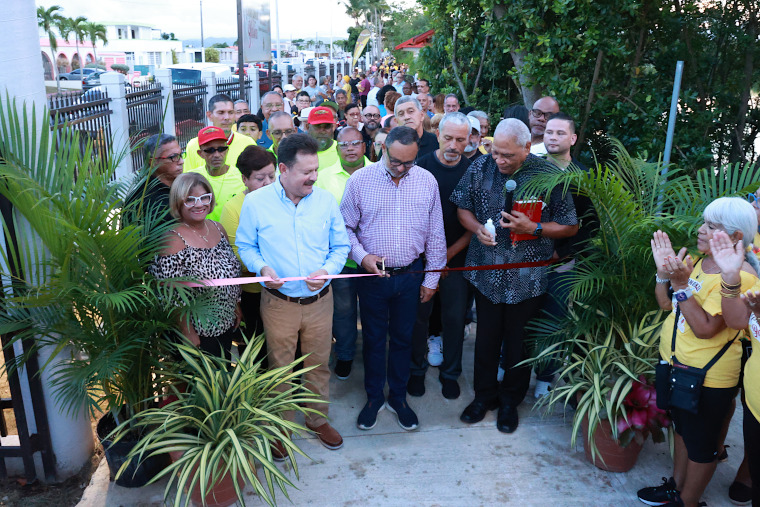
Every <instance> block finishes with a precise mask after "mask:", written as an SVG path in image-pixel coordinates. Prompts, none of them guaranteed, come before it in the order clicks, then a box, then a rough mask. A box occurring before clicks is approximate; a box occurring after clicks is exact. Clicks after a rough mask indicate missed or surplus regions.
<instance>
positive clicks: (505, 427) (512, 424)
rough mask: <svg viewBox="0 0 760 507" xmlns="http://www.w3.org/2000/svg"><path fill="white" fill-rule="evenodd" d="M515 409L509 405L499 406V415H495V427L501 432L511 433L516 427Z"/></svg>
mask: <svg viewBox="0 0 760 507" xmlns="http://www.w3.org/2000/svg"><path fill="white" fill-rule="evenodd" d="M517 423H518V417H517V409H516V408H514V407H510V406H509V405H503V406H501V407H499V415H498V416H497V417H496V429H498V430H499V431H501V432H502V433H513V432H514V431H515V430H516V429H517Z"/></svg>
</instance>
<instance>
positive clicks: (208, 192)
mask: <svg viewBox="0 0 760 507" xmlns="http://www.w3.org/2000/svg"><path fill="white" fill-rule="evenodd" d="M214 205H215V200H214V194H213V191H212V189H211V185H210V184H209V182H208V180H207V179H206V178H205V177H204V176H203V175H201V174H198V173H185V174H183V175H181V176H179V177H178V178H177V179H176V180H175V181H174V184H173V185H172V189H171V193H170V196H169V206H170V210H171V213H172V215H173V216H174V217H175V218H177V219H178V220H179V225H177V227H175V228H174V229H172V231H171V233H170V237H169V238H168V241H167V245H166V248H165V249H164V252H163V255H161V256H158V257H156V259H155V261H154V262H153V265H152V267H151V274H153V275H154V276H155V277H156V278H175V277H193V278H197V279H199V280H207V279H212V278H233V277H238V276H240V271H241V266H240V261H238V259H237V257H236V256H235V254H234V253H233V251H232V247H231V246H230V243H229V241H228V239H227V233H226V231H225V230H224V228H223V227H222V226H221V225H220V224H218V223H217V222H214V221H213V220H209V219H207V218H206V215H208V214H209V213H210V212H211V211H212V210H213V209H214ZM196 290H197V291H198V292H199V293H209V292H210V293H211V294H212V296H211V297H212V298H213V300H214V303H215V304H214V305H213V309H212V312H211V314H210V315H209V316H208V318H207V319H202V320H201V319H197V318H193V319H192V320H191V321H190V322H187V321H183V322H180V324H179V327H180V331H181V332H182V334H183V335H184V336H185V337H186V338H187V339H188V340H189V341H190V342H191V343H193V344H194V345H196V346H198V347H200V348H201V349H202V350H204V351H205V352H208V353H209V354H214V355H222V354H225V355H227V356H228V355H229V351H230V347H231V346H232V339H233V336H234V335H235V334H236V333H237V332H238V325H239V324H240V318H241V315H242V313H241V311H240V304H239V303H240V286H239V285H227V286H223V287H209V288H198V289H196Z"/></svg>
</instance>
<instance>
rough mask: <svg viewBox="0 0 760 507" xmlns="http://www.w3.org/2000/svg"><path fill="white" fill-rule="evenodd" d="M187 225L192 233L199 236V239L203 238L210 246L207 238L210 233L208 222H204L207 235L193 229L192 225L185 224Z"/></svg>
mask: <svg viewBox="0 0 760 507" xmlns="http://www.w3.org/2000/svg"><path fill="white" fill-rule="evenodd" d="M185 225H186V226H187V228H188V229H190V230H191V231H193V232H194V233H195V235H196V236H198V237H199V238H201V239H202V240H203V241H205V242H206V244H207V245H208V239H207V238H206V236H208V232H209V231H208V222H206V221H205V220H204V221H203V226H204V227H205V228H206V233H205V234H201V233H200V232H198V231H196V230H195V229H194V228H193V227H190V225H188V224H185Z"/></svg>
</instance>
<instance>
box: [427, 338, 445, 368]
mask: <svg viewBox="0 0 760 507" xmlns="http://www.w3.org/2000/svg"><path fill="white" fill-rule="evenodd" d="M427 343H428V355H427V360H428V364H429V365H430V366H440V365H441V363H443V339H442V338H441V337H440V336H431V337H430V338H428V342H427Z"/></svg>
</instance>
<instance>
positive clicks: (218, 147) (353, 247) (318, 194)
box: [132, 64, 760, 506]
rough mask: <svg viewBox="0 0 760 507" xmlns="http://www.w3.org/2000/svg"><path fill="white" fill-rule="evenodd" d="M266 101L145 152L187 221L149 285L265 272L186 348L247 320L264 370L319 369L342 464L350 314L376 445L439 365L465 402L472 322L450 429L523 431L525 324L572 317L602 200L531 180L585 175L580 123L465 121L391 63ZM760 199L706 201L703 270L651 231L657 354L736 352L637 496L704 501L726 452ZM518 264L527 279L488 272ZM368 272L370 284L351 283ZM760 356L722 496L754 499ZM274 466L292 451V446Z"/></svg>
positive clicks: (524, 113) (714, 372)
mask: <svg viewBox="0 0 760 507" xmlns="http://www.w3.org/2000/svg"><path fill="white" fill-rule="evenodd" d="M254 106H258V107H259V109H258V112H257V113H255V114H252V113H251V111H252V110H254V109H256V107H254V108H253V109H252V108H251V107H250V105H249V104H248V103H247V102H246V101H244V100H239V101H233V100H232V99H231V98H230V97H228V96H226V95H223V94H221V95H216V96H214V97H212V98H211V99H210V100H209V104H208V112H207V117H208V121H209V124H210V125H209V126H208V127H205V128H203V129H201V131H200V132H199V134H198V137H197V138H194V139H192V140H191V141H190V142H189V143H188V144H187V147H186V149H185V150H184V151H183V150H182V149H181V147H180V145H179V144H178V142H177V140H176V139H175V138H174V137H173V136H170V135H166V134H159V135H156V136H153V137H151V138H150V139H149V140H148V141H147V143H146V144H145V151H146V160H147V162H146V163H147V164H148V165H149V167H150V169H151V170H150V176H149V178H150V180H151V181H150V183H151V184H150V185H141V187H140V189H141V190H142V192H140V193H139V197H140V198H142V199H144V200H145V202H146V203H147V206H145V208H146V209H156V210H159V211H165V219H166V220H175V221H176V227H175V228H174V229H173V231H172V233H171V235H170V237H169V238H168V239H167V244H166V249H165V252H164V253H163V255H162V256H160V257H158V258H157V259H156V261H155V263H154V266H153V269H152V272H153V274H154V275H155V276H157V277H159V278H171V277H178V276H192V277H197V278H201V279H208V278H231V277H237V276H240V275H241V273H245V274H250V276H256V275H258V276H263V277H268V278H269V281H266V282H264V283H261V284H258V283H256V284H246V285H243V286H242V287H240V286H235V285H233V286H227V287H219V288H202V289H197V290H198V291H200V292H199V293H202V292H206V294H207V295H210V297H212V298H213V300H214V302H215V308H216V310H215V312H214V313H213V314H212V315H211V316H210V317H209V318H208V319H206V320H204V321H187V322H178V329H179V330H180V331H181V333H182V334H183V335H184V336H185V338H186V339H187V340H189V341H190V342H192V343H194V344H195V345H197V346H199V347H200V348H201V349H203V350H204V351H206V352H207V353H209V354H219V355H229V354H230V350H231V347H232V343H233V342H234V341H238V342H240V343H243V342H242V340H241V339H240V324H241V322H244V328H245V334H246V335H251V334H253V333H262V332H263V333H264V334H265V336H266V345H267V346H266V350H265V351H264V352H265V353H266V357H265V358H264V359H265V360H266V361H267V362H268V366H269V367H280V366H285V365H288V364H290V363H291V362H292V361H294V360H295V359H296V358H297V357H299V355H303V356H304V357H305V359H304V365H305V366H307V367H313V369H310V370H309V371H308V372H307V373H305V374H304V378H303V382H304V385H305V386H306V387H308V388H309V389H311V390H312V391H313V392H314V393H316V394H318V395H319V396H320V398H321V400H322V401H323V402H322V403H315V404H313V405H311V407H310V408H313V409H314V411H310V412H308V413H307V416H306V426H307V427H308V428H309V429H311V430H312V431H313V432H314V433H315V434H316V435H317V437H318V438H319V440H320V442H321V443H322V444H323V445H324V446H325V447H327V448H328V449H333V450H334V449H339V448H341V447H342V446H343V438H342V437H341V435H340V434H339V432H338V431H337V430H336V429H335V428H333V427H332V426H331V424H330V422H329V418H328V415H329V410H328V404H327V402H328V401H329V399H330V393H329V384H330V382H329V381H330V376H331V374H334V375H335V376H336V377H337V378H338V379H340V380H345V379H347V378H349V376H350V375H351V373H352V369H353V362H354V360H355V355H356V348H357V347H356V344H357V339H358V336H359V333H358V331H357V321H358V319H359V318H360V319H361V329H362V333H361V337H362V346H361V349H362V358H361V360H362V361H363V364H364V368H363V370H364V389H365V391H366V403H365V405H364V407H363V408H362V409H361V410H360V411H359V413H357V414H356V418H357V419H356V424H357V426H358V427H359V428H360V429H362V430H371V429H372V428H373V427H374V426H375V424H376V422H377V414H378V412H379V411H380V410H383V409H385V408H387V409H388V410H389V411H391V412H393V413H394V414H395V415H396V417H397V420H398V423H399V425H400V426H401V427H402V428H403V429H405V430H410V431H411V430H414V429H416V428H418V427H419V425H420V419H419V418H418V416H417V414H416V412H415V411H414V409H413V408H412V406H410V403H409V399H410V398H409V397H412V398H414V397H421V396H424V395H425V381H424V379H425V374H426V371H427V369H428V368H429V367H430V366H433V367H438V378H439V381H440V388H441V393H442V395H443V396H444V397H445V398H447V399H456V398H459V397H460V395H461V391H460V386H459V377H460V376H461V374H462V349H463V341H464V338H465V334H466V333H467V329H468V324H469V323H470V322H472V321H473V320H475V319H476V321H477V326H476V332H475V356H474V391H475V392H474V398H473V399H472V401H471V402H470V403H469V405H468V406H467V407H466V408H465V409H464V411H463V412H462V413H461V415H460V419H461V420H462V421H463V422H465V423H476V422H479V421H481V420H483V419H484V418H485V416H486V414H487V412H488V411H491V410H498V412H497V417H496V427H497V429H498V430H499V431H501V432H503V433H512V432H514V431H515V430H516V429H517V428H518V424H519V418H518V411H517V407H518V406H519V405H520V404H521V403H522V402H523V400H524V399H525V398H526V396H527V394H528V390H529V383H530V377H531V368H530V367H526V366H519V367H518V366H517V365H518V364H520V363H521V362H522V361H523V360H524V359H525V358H526V346H525V340H526V334H527V333H526V326H527V324H528V323H529V321H531V320H532V319H534V318H536V317H538V316H539V315H540V314H541V312H542V311H545V312H548V313H549V314H552V315H561V314H563V313H564V312H565V311H567V308H568V305H569V304H570V302H569V301H568V289H567V283H565V281H566V280H567V278H568V276H570V274H571V273H572V271H573V269H574V266H575V263H576V261H577V260H578V256H579V255H581V252H582V250H583V248H584V247H585V245H586V242H587V241H588V240H589V238H591V237H592V236H593V235H594V234H595V232H596V231H597V230H598V228H599V223H598V219H597V217H596V214H595V211H594V207H593V205H592V203H591V202H590V200H589V199H588V198H584V197H583V196H581V195H578V194H577V192H576V193H574V192H572V191H569V192H565V191H564V190H563V189H562V188H559V187H557V188H553V189H546V190H545V193H544V194H543V195H531V196H522V197H521V198H522V200H518V197H519V196H520V195H521V194H520V193H519V192H520V189H523V188H525V187H526V186H527V185H529V183H530V182H531V181H533V180H534V179H535V178H536V177H537V176H538V175H540V174H544V173H546V172H551V171H561V170H567V169H568V168H570V167H573V168H574V170H579V171H587V170H588V169H587V168H586V167H585V166H583V164H582V163H581V162H580V161H578V160H577V159H575V158H574V157H573V156H572V154H571V149H572V147H573V146H574V144H575V143H576V140H577V136H576V134H575V128H576V125H575V122H574V120H573V118H572V117H571V116H569V115H567V114H565V113H563V112H562V111H561V107H560V104H559V103H558V102H557V100H556V99H555V98H553V97H541V98H540V99H539V100H538V101H536V102H535V104H532V107H531V108H530V109H528V108H525V107H523V106H513V107H509V108H507V109H506V110H505V111H504V113H503V116H502V118H501V119H500V121H499V122H498V124H497V125H496V127H495V128H493V129H492V128H491V121H490V116H489V114H487V113H486V112H484V111H478V110H474V109H473V108H463V107H461V104H460V102H459V99H458V97H457V96H456V95H453V94H448V95H445V94H438V95H433V93H432V92H431V90H430V82H429V81H427V80H426V79H422V78H417V79H412V78H411V76H406V75H405V73H404V69H403V68H400V67H397V69H395V70H394V69H393V68H390V67H389V66H388V65H387V64H386V65H385V66H375V67H373V68H372V71H371V72H370V73H369V74H366V73H362V72H359V70H358V69H356V70H355V71H354V72H353V74H352V76H340V75H338V76H336V79H335V80H333V79H332V78H330V77H329V76H326V77H325V78H324V79H323V82H322V84H318V83H317V80H316V79H315V78H314V76H307V78H306V82H305V86H304V79H303V77H302V76H298V75H297V76H295V77H294V78H293V79H292V84H286V85H285V86H283V87H276V88H275V89H274V90H273V91H271V92H268V93H266V94H264V95H263V96H262V97H261V100H260V103H259V104H255V105H254ZM146 188H147V189H148V190H147V191H144V189H146ZM132 198H136V197H135V196H132ZM753 202H754V204H753V205H750V204H749V203H747V202H746V200H742V199H737V198H731V199H719V200H717V201H715V202H714V203H712V204H711V205H710V206H708V208H707V210H706V211H705V216H704V219H705V225H703V227H702V228H701V229H700V233H699V237H698V244H697V246H698V249H699V251H700V252H701V253H702V254H703V255H704V256H703V257H702V260H701V261H692V259H691V258H690V257H688V258H687V257H685V250H682V251H681V252H680V253H678V254H676V253H675V252H674V250H673V247H672V246H671V244H670V241H669V240H668V238H667V236H666V235H665V234H664V233H661V232H657V233H655V235H654V239H653V241H652V251H653V255H654V259H655V262H656V264H657V276H656V284H655V285H656V290H655V296H656V298H657V301H658V302H659V304H660V306H661V307H662V308H663V309H665V310H668V311H671V312H672V313H671V316H670V317H669V318H668V320H667V321H666V322H665V324H664V327H663V331H662V333H663V335H662V347H661V352H662V357H663V360H664V361H667V362H671V363H672V362H674V361H675V358H676V357H677V358H678V361H680V362H682V363H684V364H688V365H690V366H693V367H697V368H701V367H703V366H704V365H705V364H706V363H707V362H708V361H709V359H710V358H711V357H712V356H713V355H714V354H715V352H716V351H717V350H719V349H721V347H723V346H724V345H725V344H726V343H730V345H729V346H727V348H728V353H725V354H723V355H722V357H720V358H719V360H718V361H717V362H716V363H715V364H714V365H713V366H712V368H710V369H709V370H708V372H707V376H706V380H705V384H704V389H703V391H704V398H703V399H702V401H701V402H700V403H701V404H700V408H699V410H700V411H699V413H698V415H697V416H693V415H692V414H687V413H681V412H679V411H678V409H673V410H672V415H673V421H674V424H675V431H676V441H675V466H674V471H673V477H671V478H670V479H668V480H666V481H664V483H663V485H662V486H657V487H651V488H645V489H642V490H641V491H640V492H639V498H640V499H641V500H642V501H643V502H644V503H647V504H648V505H687V506H696V505H698V503H699V499H700V496H701V494H702V493H703V491H704V488H705V487H706V486H707V483H708V482H709V480H710V477H711V476H712V472H713V471H714V469H715V464H716V462H717V460H718V459H719V458H720V455H721V454H722V453H725V448H724V447H723V442H722V439H723V438H725V430H726V428H727V425H728V423H729V421H730V419H731V414H732V413H733V407H734V406H735V396H736V391H737V389H738V387H740V383H741V382H740V380H739V378H740V371H742V350H743V348H742V345H741V344H740V343H739V341H738V340H736V341H733V342H731V341H730V340H731V338H732V337H734V335H735V334H736V333H735V332H734V331H731V330H732V329H737V330H738V329H750V330H751V331H752V333H755V331H756V330H758V331H760V326H758V324H757V317H756V315H760V293H753V292H749V293H748V295H743V296H742V297H741V298H739V297H737V296H738V295H739V294H740V293H742V294H743V293H745V292H747V291H749V290H750V289H753V290H760V283H758V278H757V272H758V269H759V268H758V263H757V260H756V259H755V261H754V262H746V260H745V255H744V254H745V250H744V248H743V245H744V244H747V245H749V243H750V242H754V243H755V244H758V243H760V242H758V240H757V238H756V235H757V234H758V225H757V221H758V218H757V215H758V209H759V208H760V207H759V206H758V202H757V201H756V200H754V199H753ZM759 237H760V236H759ZM749 257H751V256H748V258H749ZM750 260H751V259H750ZM542 261H553V264H552V265H551V266H547V265H537V264H541V263H542ZM507 263H510V264H512V263H514V264H516V265H517V266H519V265H520V264H527V265H526V266H524V267H515V268H512V269H489V268H488V266H492V265H499V264H507ZM483 267H485V269H482V268H483ZM447 268H465V270H455V271H448V270H447ZM467 268H473V269H469V270H468V269H467ZM478 268H481V269H478ZM358 274H364V275H372V276H364V277H352V276H350V275H358ZM326 275H330V276H332V275H348V276H344V277H337V278H334V279H333V278H326V277H325V276H326ZM283 277H305V278H306V279H305V280H302V281H288V282H283V281H282V280H281V278H283ZM473 302H474V305H475V314H474V315H473ZM756 311H757V312H758V313H755V312H756ZM676 334H677V335H678V336H677V342H676V343H675V344H674V349H673V350H672V351H671V336H673V335H676ZM757 337H758V335H757V333H755V334H752V338H751V340H754V339H757ZM674 340H675V339H674ZM747 348H748V347H744V350H746V349H747ZM745 355H746V354H745ZM331 357H332V361H331ZM759 361H760V359H758V358H757V355H755V356H752V358H751V359H750V360H749V361H748V362H746V365H745V366H744V367H743V368H744V371H745V373H744V389H743V390H742V392H743V396H742V401H743V402H744V403H745V412H744V425H745V451H746V456H747V459H746V460H745V463H744V464H743V465H742V468H741V469H740V471H739V473H738V474H737V481H736V482H735V483H734V486H732V488H733V489H734V491H733V493H732V499H733V498H734V496H742V498H746V501H749V500H750V499H754V500H755V501H756V502H757V505H760V501H758V488H757V487H756V488H755V489H752V487H753V486H754V485H757V486H760V475H759V474H760V463H758V457H759V456H760V447H759V446H760V443H759V441H758V438H760V426H758V420H760V396H759V395H760V387H758V385H757V379H758V375H760V364H758V362H759ZM330 365H332V366H333V371H332V373H331V371H330ZM557 367H558V365H553V364H549V365H547V366H546V367H544V368H543V370H542V371H536V375H537V382H536V389H535V392H534V396H537V397H540V396H542V395H546V394H547V393H548V392H549V389H550V387H551V383H552V381H553V377H554V372H555V370H556V368H557ZM753 380H754V381H755V382H754V384H751V382H752V381H753ZM273 454H274V456H275V457H276V458H278V459H284V458H286V457H287V451H286V450H285V448H284V447H282V446H281V445H275V446H274V448H273ZM753 479H754V480H753ZM737 484H738V486H737ZM742 488H744V489H742Z"/></svg>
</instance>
